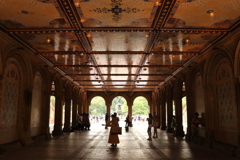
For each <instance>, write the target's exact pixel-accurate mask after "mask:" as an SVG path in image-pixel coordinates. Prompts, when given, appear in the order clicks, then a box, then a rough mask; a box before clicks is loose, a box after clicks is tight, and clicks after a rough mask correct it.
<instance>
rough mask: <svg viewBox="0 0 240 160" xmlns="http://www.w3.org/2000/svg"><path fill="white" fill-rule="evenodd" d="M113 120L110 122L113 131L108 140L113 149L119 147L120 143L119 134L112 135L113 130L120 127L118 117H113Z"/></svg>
mask: <svg viewBox="0 0 240 160" xmlns="http://www.w3.org/2000/svg"><path fill="white" fill-rule="evenodd" d="M111 118H112V120H111V121H110V125H111V129H110V133H109V138H108V143H111V146H112V147H117V144H118V143H119V138H118V135H117V134H113V133H112V128H113V127H119V125H118V121H119V119H118V117H116V115H115V114H114V115H112V116H111Z"/></svg>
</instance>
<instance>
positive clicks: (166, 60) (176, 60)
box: [145, 53, 195, 66]
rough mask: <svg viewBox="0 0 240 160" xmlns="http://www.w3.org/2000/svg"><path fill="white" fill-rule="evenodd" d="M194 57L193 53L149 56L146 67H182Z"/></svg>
mask: <svg viewBox="0 0 240 160" xmlns="http://www.w3.org/2000/svg"><path fill="white" fill-rule="evenodd" d="M194 56H195V54H191V53H182V54H181V53H179V54H164V53H163V54H155V55H153V56H149V58H148V59H147V62H146V64H145V65H146V66H147V65H181V64H183V63H185V62H187V61H188V60H189V59H191V58H192V57H194Z"/></svg>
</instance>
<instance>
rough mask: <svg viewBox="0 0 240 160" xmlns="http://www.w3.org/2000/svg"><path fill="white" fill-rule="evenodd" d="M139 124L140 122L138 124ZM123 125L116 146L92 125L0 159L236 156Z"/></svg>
mask: <svg viewBox="0 0 240 160" xmlns="http://www.w3.org/2000/svg"><path fill="white" fill-rule="evenodd" d="M139 126H140V125H139ZM139 126H136V127H133V128H130V131H129V132H125V130H124V129H123V130H122V131H123V132H122V133H123V134H122V135H119V139H120V144H119V145H118V146H117V148H112V147H110V144H108V143H107V141H108V135H109V129H104V127H102V126H92V130H91V131H85V132H83V133H79V132H78V131H75V132H69V133H65V134H63V135H62V136H56V137H53V138H52V139H51V140H50V141H44V142H42V143H39V144H37V145H33V146H28V147H26V148H22V149H17V150H15V151H14V154H13V152H8V153H6V154H4V155H2V156H0V159H1V160H33V159H34V160H79V159H94V160H96V159H98V160H100V159H131V160H132V159H137V160H139V159H141V160H150V159H160V160H183V159H184V160H235V158H233V157H230V156H227V155H225V154H222V153H220V152H218V151H216V150H212V149H210V148H208V147H204V146H202V145H199V144H194V143H193V142H189V143H188V142H186V141H185V140H184V139H183V138H180V137H174V136H172V135H171V134H170V133H167V132H166V131H162V130H160V129H158V136H159V137H158V138H157V139H153V140H152V141H148V140H147V132H146V127H147V126H145V125H143V126H141V127H139Z"/></svg>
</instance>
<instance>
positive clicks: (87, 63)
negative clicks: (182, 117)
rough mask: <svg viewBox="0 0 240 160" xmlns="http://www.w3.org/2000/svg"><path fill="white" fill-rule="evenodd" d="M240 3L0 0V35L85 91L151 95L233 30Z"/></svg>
mask: <svg viewBox="0 0 240 160" xmlns="http://www.w3.org/2000/svg"><path fill="white" fill-rule="evenodd" d="M239 19H240V0H0V29H1V30H2V31H4V32H6V33H8V34H9V35H10V36H11V37H12V38H13V39H15V40H17V41H19V43H21V44H22V45H24V46H25V47H27V48H29V49H30V50H31V51H32V52H33V53H34V54H36V56H38V57H39V58H41V59H42V60H43V61H45V62H46V63H47V64H48V65H49V66H51V67H54V68H55V69H56V70H57V71H59V72H60V73H61V74H62V75H63V76H65V77H67V78H68V79H69V80H70V81H72V82H73V83H74V84H75V85H77V86H79V87H81V88H83V89H85V90H86V91H104V92H106V93H107V92H110V91H113V92H143V91H153V90H154V89H155V88H156V87H158V86H159V85H162V84H163V83H164V82H165V81H166V80H168V79H170V78H171V77H173V76H174V75H175V74H177V73H178V72H180V71H181V69H183V68H184V67H186V66H187V65H189V64H190V63H191V61H192V60H193V59H196V58H197V57H198V56H199V55H200V54H202V53H204V51H205V50H206V49H207V48H208V47H210V46H211V45H212V44H213V43H215V42H217V41H218V40H220V39H221V37H223V36H224V35H226V34H227V33H228V32H231V31H232V30H234V29H236V28H237V26H238V25H239Z"/></svg>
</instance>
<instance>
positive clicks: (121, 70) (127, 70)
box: [99, 66, 138, 74]
mask: <svg viewBox="0 0 240 160" xmlns="http://www.w3.org/2000/svg"><path fill="white" fill-rule="evenodd" d="M99 68H100V70H101V72H102V74H135V73H136V71H137V69H138V68H137V67H111V66H109V67H99Z"/></svg>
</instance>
